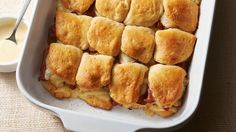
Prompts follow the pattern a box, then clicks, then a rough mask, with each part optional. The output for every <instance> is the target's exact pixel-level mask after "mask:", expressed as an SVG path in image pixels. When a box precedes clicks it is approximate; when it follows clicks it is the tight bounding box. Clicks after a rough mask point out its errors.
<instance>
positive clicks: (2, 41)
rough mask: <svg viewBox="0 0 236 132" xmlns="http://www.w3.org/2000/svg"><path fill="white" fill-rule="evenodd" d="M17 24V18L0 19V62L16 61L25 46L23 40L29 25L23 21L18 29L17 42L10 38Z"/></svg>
mask: <svg viewBox="0 0 236 132" xmlns="http://www.w3.org/2000/svg"><path fill="white" fill-rule="evenodd" d="M14 26H15V20H14V19H10V20H0V63H9V62H13V61H16V60H17V59H18V57H19V56H20V53H21V49H22V47H23V45H24V44H23V41H24V38H25V35H26V31H27V26H26V25H25V24H24V23H21V24H20V26H19V27H18V29H17V31H16V41H17V44H15V43H14V42H12V41H10V40H6V38H8V37H9V36H10V35H11V33H12V31H13V28H14Z"/></svg>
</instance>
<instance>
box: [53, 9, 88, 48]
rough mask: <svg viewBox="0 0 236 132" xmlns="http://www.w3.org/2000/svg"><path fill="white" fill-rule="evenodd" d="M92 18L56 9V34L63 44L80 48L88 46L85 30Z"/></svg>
mask: <svg viewBox="0 0 236 132" xmlns="http://www.w3.org/2000/svg"><path fill="white" fill-rule="evenodd" d="M91 21H92V18H91V17H89V16H84V15H75V14H73V13H65V12H61V11H58V12H57V13H56V36H57V38H58V40H60V41H61V42H62V43H64V44H69V45H74V46H76V47H79V48H80V49H82V50H85V49H87V48H88V47H89V44H88V40H87V32H88V29H89V27H90V23H91Z"/></svg>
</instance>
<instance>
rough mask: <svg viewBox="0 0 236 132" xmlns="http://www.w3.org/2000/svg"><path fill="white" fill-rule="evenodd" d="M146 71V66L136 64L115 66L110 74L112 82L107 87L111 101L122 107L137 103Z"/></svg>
mask: <svg viewBox="0 0 236 132" xmlns="http://www.w3.org/2000/svg"><path fill="white" fill-rule="evenodd" d="M147 70H148V69H147V67H146V66H144V65H141V64H138V63H124V64H117V65H115V66H114V68H113V72H112V75H113V78H112V82H111V84H110V86H109V89H110V96H111V97H112V99H113V100H114V101H116V102H117V103H119V104H121V105H124V106H125V105H132V104H135V103H137V102H138V99H139V96H140V90H141V85H142V84H143V79H144V76H145V72H146V71H147Z"/></svg>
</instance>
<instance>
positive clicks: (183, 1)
mask: <svg viewBox="0 0 236 132" xmlns="http://www.w3.org/2000/svg"><path fill="white" fill-rule="evenodd" d="M163 2H164V3H163V4H164V10H165V12H164V17H166V19H168V21H169V22H170V23H172V24H171V25H170V26H169V27H178V28H180V29H182V30H184V31H187V32H190V33H192V32H194V31H195V30H196V27H197V23H198V13H199V6H198V5H197V4H196V3H195V2H193V0H164V1H163ZM163 24H164V25H165V22H163Z"/></svg>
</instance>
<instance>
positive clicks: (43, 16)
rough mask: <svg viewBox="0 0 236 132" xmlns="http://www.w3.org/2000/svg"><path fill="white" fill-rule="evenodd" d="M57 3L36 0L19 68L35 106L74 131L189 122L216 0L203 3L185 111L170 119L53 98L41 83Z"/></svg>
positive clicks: (24, 89)
mask: <svg viewBox="0 0 236 132" xmlns="http://www.w3.org/2000/svg"><path fill="white" fill-rule="evenodd" d="M55 2H56V1H55V0H50V1H46V0H37V1H36V3H35V5H34V10H33V11H34V18H32V20H31V21H30V26H29V28H30V34H29V36H28V39H27V44H26V46H25V48H24V53H23V55H22V58H21V60H20V62H19V65H18V68H17V84H18V87H19V89H20V91H21V92H22V93H23V95H24V96H26V98H27V99H29V100H30V101H31V102H32V103H33V104H35V105H37V106H40V107H42V108H44V109H46V110H49V111H51V112H53V113H55V114H56V115H57V116H58V117H59V118H61V120H62V122H63V124H64V126H65V128H67V129H69V130H73V131H82V132H86V131H102V132H111V131H112V132H121V131H124V132H127V131H135V130H138V129H142V128H156V129H163V128H170V127H174V126H176V125H179V124H181V123H183V122H184V121H186V120H187V119H188V118H189V117H190V116H191V115H192V114H193V113H194V111H195V110H196V108H197V106H198V102H199V98H200V93H201V88H202V81H203V75H204V69H205V63H206V57H207V51H208V46H209V39H210V33H211V26H212V20H213V14H214V7H215V0H202V3H201V15H200V21H199V28H198V31H197V33H196V36H197V37H198V41H197V44H196V47H195V52H194V55H193V59H192V63H191V66H190V70H189V77H190V80H189V87H188V89H187V91H186V93H185V94H186V96H185V100H184V104H183V106H182V108H181V109H180V110H179V112H178V113H177V114H175V115H174V116H171V117H169V118H161V117H158V116H155V117H149V116H147V115H145V114H144V112H142V111H139V110H132V111H130V110H125V109H123V108H119V107H115V108H114V109H113V110H112V111H105V110H100V109H97V108H93V107H90V106H89V105H87V104H85V103H84V102H83V101H81V100H78V99H77V100H75V99H73V100H58V99H55V98H54V97H52V96H51V95H50V94H49V93H48V92H47V91H46V90H45V89H44V88H43V87H42V85H41V83H40V82H39V81H38V77H39V69H40V64H41V62H42V56H43V50H44V49H45V48H46V47H47V43H46V40H47V34H48V30H49V27H50V25H51V24H52V22H53V19H54V13H55V5H56V4H55Z"/></svg>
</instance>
